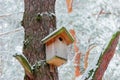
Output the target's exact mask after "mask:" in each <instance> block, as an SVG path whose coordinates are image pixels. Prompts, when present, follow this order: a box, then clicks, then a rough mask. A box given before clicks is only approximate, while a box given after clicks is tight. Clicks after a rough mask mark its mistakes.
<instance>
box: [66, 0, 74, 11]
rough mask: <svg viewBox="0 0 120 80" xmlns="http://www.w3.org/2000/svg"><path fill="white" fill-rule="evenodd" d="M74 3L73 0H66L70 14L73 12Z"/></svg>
mask: <svg viewBox="0 0 120 80" xmlns="http://www.w3.org/2000/svg"><path fill="white" fill-rule="evenodd" d="M72 3H73V0H66V5H67V10H68V13H70V12H72Z"/></svg>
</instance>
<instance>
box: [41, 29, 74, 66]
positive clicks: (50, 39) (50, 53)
mask: <svg viewBox="0 0 120 80" xmlns="http://www.w3.org/2000/svg"><path fill="white" fill-rule="evenodd" d="M73 41H74V39H73V38H72V36H71V35H70V33H69V32H68V31H67V30H66V29H65V27H62V28H60V29H57V30H55V31H54V32H52V33H51V34H49V35H48V36H46V37H45V38H44V39H42V42H43V43H44V44H45V46H46V62H47V63H48V64H51V65H55V66H60V65H62V64H64V63H65V62H66V61H67V54H68V52H67V48H68V47H67V46H68V45H69V44H71V43H73Z"/></svg>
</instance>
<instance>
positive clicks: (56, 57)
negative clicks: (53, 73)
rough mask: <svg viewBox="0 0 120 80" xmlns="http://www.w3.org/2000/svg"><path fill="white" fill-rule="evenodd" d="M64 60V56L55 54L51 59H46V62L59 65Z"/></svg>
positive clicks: (64, 61)
mask: <svg viewBox="0 0 120 80" xmlns="http://www.w3.org/2000/svg"><path fill="white" fill-rule="evenodd" d="M66 61H67V60H66V59H64V58H61V57H58V56H55V57H53V58H52V59H50V60H47V63H48V64H52V65H55V66H60V65H62V64H64V63H66Z"/></svg>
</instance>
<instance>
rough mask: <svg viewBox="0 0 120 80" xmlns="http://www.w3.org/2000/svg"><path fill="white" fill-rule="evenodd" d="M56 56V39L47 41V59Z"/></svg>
mask: <svg viewBox="0 0 120 80" xmlns="http://www.w3.org/2000/svg"><path fill="white" fill-rule="evenodd" d="M54 56H55V39H53V40H51V41H49V42H47V43H46V60H50V59H52V58H53V57H54Z"/></svg>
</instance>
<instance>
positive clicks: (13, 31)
mask: <svg viewBox="0 0 120 80" xmlns="http://www.w3.org/2000/svg"><path fill="white" fill-rule="evenodd" d="M22 30H23V28H17V29H15V30H12V31H9V32H4V33H0V37H1V36H4V35H8V34H11V33H15V32H19V31H22Z"/></svg>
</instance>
